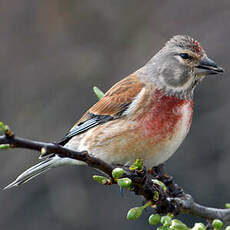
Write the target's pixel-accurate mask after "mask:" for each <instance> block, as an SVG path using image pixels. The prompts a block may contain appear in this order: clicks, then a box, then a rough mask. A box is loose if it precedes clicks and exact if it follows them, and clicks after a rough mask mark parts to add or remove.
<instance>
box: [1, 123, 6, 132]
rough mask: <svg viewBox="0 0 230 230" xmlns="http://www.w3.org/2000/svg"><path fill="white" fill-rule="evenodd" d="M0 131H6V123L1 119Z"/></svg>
mask: <svg viewBox="0 0 230 230" xmlns="http://www.w3.org/2000/svg"><path fill="white" fill-rule="evenodd" d="M0 131H2V132H3V133H5V132H6V131H7V129H6V125H5V124H4V123H3V122H2V121H0Z"/></svg>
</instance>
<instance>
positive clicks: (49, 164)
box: [4, 155, 84, 190]
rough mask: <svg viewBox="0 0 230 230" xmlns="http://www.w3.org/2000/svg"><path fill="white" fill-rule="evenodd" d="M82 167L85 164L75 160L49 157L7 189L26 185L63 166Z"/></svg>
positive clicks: (28, 170) (20, 176)
mask: <svg viewBox="0 0 230 230" xmlns="http://www.w3.org/2000/svg"><path fill="white" fill-rule="evenodd" d="M73 164H74V165H82V164H84V163H83V162H81V161H77V160H73V159H70V158H61V157H59V156H58V155H55V156H53V157H49V158H47V159H46V160H44V161H42V162H40V163H38V164H36V165H34V166H32V167H31V168H29V169H27V170H26V171H25V172H23V173H22V174H21V175H19V176H18V177H17V178H16V180H15V181H13V182H12V183H10V184H9V185H7V186H6V187H5V188H4V190H5V189H10V188H12V187H15V186H18V185H21V184H24V183H26V182H28V181H29V180H31V179H33V178H34V177H36V176H38V175H40V174H42V173H45V172H47V171H48V170H49V169H51V168H56V167H58V166H61V165H73Z"/></svg>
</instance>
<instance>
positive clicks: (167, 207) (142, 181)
mask: <svg viewBox="0 0 230 230" xmlns="http://www.w3.org/2000/svg"><path fill="white" fill-rule="evenodd" d="M0 144H9V145H10V148H24V149H31V150H36V151H39V152H41V150H42V149H45V151H46V153H47V154H49V153H50V154H51V153H56V154H59V155H60V156H62V157H69V158H72V159H76V160H80V161H84V162H85V163H87V164H88V165H89V166H90V167H93V168H96V169H99V170H100V171H102V172H104V173H105V174H107V175H108V176H109V177H110V178H111V182H112V183H116V182H115V181H114V180H113V179H112V170H113V169H114V168H116V166H115V165H109V164H107V163H106V162H104V161H102V160H100V159H98V158H95V157H93V156H91V155H90V154H88V153H87V152H77V151H74V150H70V149H67V148H65V147H63V146H61V145H58V144H56V143H46V142H39V141H33V140H29V139H25V138H20V137H16V136H15V135H14V134H13V133H12V132H5V135H2V136H0ZM124 169H125V174H124V175H123V177H128V178H130V179H131V180H132V184H133V188H132V189H131V191H133V192H135V194H137V195H141V196H143V197H144V198H145V199H146V201H152V203H153V204H156V211H157V212H158V213H160V214H163V213H168V212H173V213H174V214H179V213H190V214H192V215H195V216H199V217H202V218H205V219H208V220H213V219H220V220H222V221H224V223H229V222H230V209H217V208H210V207H205V206H202V205H200V204H198V203H196V202H195V201H194V200H193V198H192V196H191V195H189V194H185V193H184V192H183V190H182V189H181V188H179V187H178V185H177V184H175V183H174V182H173V179H172V177H170V176H168V175H167V174H166V173H165V172H164V170H163V167H162V166H159V167H154V168H153V169H152V170H149V171H146V170H142V171H137V170H129V169H128V168H127V167H124ZM154 178H157V179H159V180H160V181H162V182H163V183H164V184H165V185H166V187H167V191H164V190H163V189H162V187H161V186H159V185H157V184H155V183H153V181H152V179H154ZM156 191H157V192H158V194H159V198H158V200H157V201H156V200H154V194H155V193H154V192H156Z"/></svg>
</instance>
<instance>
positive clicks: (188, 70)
mask: <svg viewBox="0 0 230 230" xmlns="http://www.w3.org/2000/svg"><path fill="white" fill-rule="evenodd" d="M223 72H224V69H223V68H222V67H219V66H217V64H216V63H215V62H214V61H213V60H212V59H210V58H209V57H208V56H207V54H206V52H205V50H204V49H203V47H202V46H201V45H200V43H199V42H198V41H197V40H195V39H193V38H192V37H190V36H188V35H176V36H173V37H172V38H171V39H169V40H168V41H167V42H166V43H165V45H164V46H163V48H162V49H161V50H159V51H158V52H157V53H156V54H155V55H154V56H153V57H152V58H151V59H150V60H149V61H148V62H147V63H146V64H145V65H143V66H142V67H141V68H139V69H138V70H136V71H135V72H133V73H131V74H130V75H128V76H127V77H125V78H123V79H122V80H120V81H119V82H117V83H116V84H115V85H113V86H112V87H111V88H110V89H109V90H108V91H107V92H106V93H105V95H104V96H103V97H102V98H101V99H100V100H99V101H98V102H97V103H96V104H94V105H93V106H92V107H91V108H90V109H89V110H88V111H87V112H86V113H84V115H83V116H82V117H81V118H80V120H79V121H78V122H77V123H76V124H75V125H74V126H73V127H72V128H71V129H70V131H69V132H68V133H67V134H66V135H65V137H64V138H63V139H62V140H61V141H60V142H59V144H60V145H62V146H64V147H66V148H68V149H72V150H76V151H79V152H82V151H87V152H88V153H89V154H90V155H92V156H95V157H97V158H99V159H101V160H103V161H105V162H106V163H109V164H115V165H116V164H118V165H130V164H132V163H133V162H135V160H136V159H142V160H143V164H144V166H145V167H146V168H152V167H154V166H158V165H160V164H162V163H164V162H165V161H166V160H168V159H169V158H170V157H171V156H172V155H173V154H174V153H175V152H176V150H177V149H178V147H179V146H180V145H181V144H182V142H183V140H184V139H185V137H186V135H187V134H188V132H189V129H190V126H191V122H192V116H193V105H194V102H193V95H194V89H195V88H196V86H197V85H198V84H199V83H200V82H201V81H202V80H203V79H204V78H205V77H206V76H208V75H216V74H219V73H223ZM63 165H85V163H84V162H82V161H78V160H75V159H70V158H67V157H61V156H59V155H58V154H51V155H49V156H46V159H45V160H43V161H41V162H40V163H38V164H37V165H35V166H32V167H31V168H29V169H28V170H26V171H25V172H23V173H22V174H21V175H19V176H18V177H17V178H16V180H15V181H14V182H12V183H11V184H9V185H8V186H6V187H5V188H6V189H8V188H11V187H14V186H18V185H20V184H23V183H25V182H27V181H29V180H30V179H32V178H34V177H36V176H37V175H39V174H41V173H44V172H46V171H48V170H49V169H51V168H55V167H59V166H63Z"/></svg>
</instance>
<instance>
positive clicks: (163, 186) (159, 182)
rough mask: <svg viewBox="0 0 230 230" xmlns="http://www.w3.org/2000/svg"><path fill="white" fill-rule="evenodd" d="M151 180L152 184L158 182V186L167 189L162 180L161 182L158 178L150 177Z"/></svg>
mask: <svg viewBox="0 0 230 230" xmlns="http://www.w3.org/2000/svg"><path fill="white" fill-rule="evenodd" d="M152 182H153V183H154V184H158V185H159V186H161V187H162V189H163V190H164V191H165V192H166V191H167V187H166V185H165V184H164V183H163V182H161V181H159V180H157V179H152Z"/></svg>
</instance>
